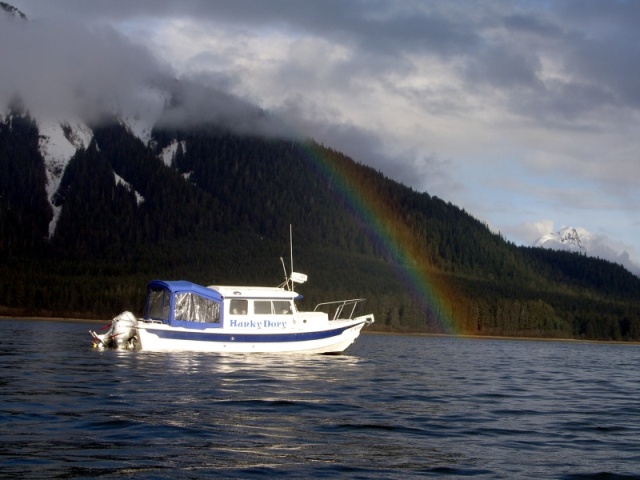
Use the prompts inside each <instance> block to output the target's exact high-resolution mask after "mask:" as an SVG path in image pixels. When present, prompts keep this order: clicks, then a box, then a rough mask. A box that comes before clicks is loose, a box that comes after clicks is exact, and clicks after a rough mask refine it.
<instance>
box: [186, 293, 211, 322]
mask: <svg viewBox="0 0 640 480" xmlns="http://www.w3.org/2000/svg"><path fill="white" fill-rule="evenodd" d="M175 319H176V320H183V321H187V322H200V323H220V304H219V303H217V302H215V301H213V300H211V299H209V298H204V297H201V296H200V295H197V294H195V293H192V292H185V293H178V294H176V308H175Z"/></svg>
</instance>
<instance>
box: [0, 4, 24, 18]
mask: <svg viewBox="0 0 640 480" xmlns="http://www.w3.org/2000/svg"><path fill="white" fill-rule="evenodd" d="M3 12H4V13H5V14H8V15H10V16H12V17H15V18H20V19H22V20H26V19H27V16H26V15H25V14H24V13H22V12H21V11H20V10H18V9H17V8H16V7H14V6H13V5H9V4H8V3H6V2H0V14H2V13H3Z"/></svg>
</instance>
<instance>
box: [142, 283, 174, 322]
mask: <svg viewBox="0 0 640 480" xmlns="http://www.w3.org/2000/svg"><path fill="white" fill-rule="evenodd" d="M170 299H171V294H170V293H169V291H168V290H166V289H164V288H150V289H149V293H148V295H147V309H146V310H147V311H146V312H145V314H144V318H150V319H152V320H162V321H163V322H167V321H169V307H170Z"/></svg>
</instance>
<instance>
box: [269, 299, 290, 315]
mask: <svg viewBox="0 0 640 480" xmlns="http://www.w3.org/2000/svg"><path fill="white" fill-rule="evenodd" d="M273 311H274V313H275V314H276V315H291V302H290V301H287V300H274V301H273Z"/></svg>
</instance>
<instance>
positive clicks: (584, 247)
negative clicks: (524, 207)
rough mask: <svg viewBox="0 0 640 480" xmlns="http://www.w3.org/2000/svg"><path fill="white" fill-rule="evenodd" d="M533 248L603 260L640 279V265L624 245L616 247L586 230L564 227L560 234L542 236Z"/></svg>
mask: <svg viewBox="0 0 640 480" xmlns="http://www.w3.org/2000/svg"><path fill="white" fill-rule="evenodd" d="M533 246H534V247H541V248H548V249H552V250H562V251H568V252H578V253H582V254H584V255H588V256H591V257H596V258H603V259H605V260H609V261H611V262H614V263H618V264H620V265H622V266H623V267H624V268H626V269H627V270H629V271H630V272H631V273H633V274H634V275H636V276H637V277H640V265H638V264H637V263H636V262H634V261H633V260H632V259H631V257H630V255H629V253H628V252H627V251H626V249H625V247H624V245H616V244H615V243H614V242H613V241H612V240H610V239H609V238H607V237H604V236H599V235H594V234H592V233H591V232H589V231H588V230H586V229H584V228H579V227H563V228H561V229H560V230H559V231H558V232H552V233H548V234H546V235H542V236H541V237H540V238H538V239H537V240H536V241H535V242H534V244H533Z"/></svg>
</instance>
